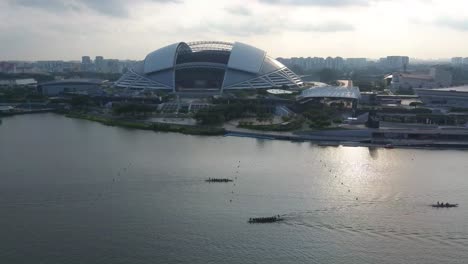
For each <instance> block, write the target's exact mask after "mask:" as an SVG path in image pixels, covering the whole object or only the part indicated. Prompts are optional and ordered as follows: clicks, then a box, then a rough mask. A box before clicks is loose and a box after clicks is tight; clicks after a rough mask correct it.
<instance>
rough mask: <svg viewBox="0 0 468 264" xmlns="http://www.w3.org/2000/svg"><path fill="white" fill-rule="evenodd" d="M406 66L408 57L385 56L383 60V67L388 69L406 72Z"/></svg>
mask: <svg viewBox="0 0 468 264" xmlns="http://www.w3.org/2000/svg"><path fill="white" fill-rule="evenodd" d="M408 65H409V57H408V56H387V58H386V60H385V67H386V68H389V69H394V70H403V71H406V69H407V67H408Z"/></svg>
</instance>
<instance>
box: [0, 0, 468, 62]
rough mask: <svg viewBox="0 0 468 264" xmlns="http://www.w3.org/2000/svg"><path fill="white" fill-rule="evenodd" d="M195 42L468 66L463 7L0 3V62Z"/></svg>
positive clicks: (233, 0) (134, 55)
mask: <svg viewBox="0 0 468 264" xmlns="http://www.w3.org/2000/svg"><path fill="white" fill-rule="evenodd" d="M195 40H224V41H241V42H245V43H248V44H251V45H254V46H257V47H259V48H262V49H265V50H266V51H267V52H268V53H269V54H270V55H272V56H274V57H280V56H283V57H292V56H342V57H368V58H378V57H383V56H386V55H409V56H411V57H417V58H443V57H452V56H464V57H468V1H466V0H407V1H405V0H0V61H1V60H16V59H17V60H45V59H64V60H79V59H80V58H81V56H82V55H90V56H92V57H94V56H96V55H102V56H104V57H106V58H117V59H138V60H140V59H143V58H144V57H145V55H146V54H147V53H149V52H151V51H153V50H155V49H157V48H159V47H161V46H164V45H168V44H171V43H174V42H178V41H195Z"/></svg>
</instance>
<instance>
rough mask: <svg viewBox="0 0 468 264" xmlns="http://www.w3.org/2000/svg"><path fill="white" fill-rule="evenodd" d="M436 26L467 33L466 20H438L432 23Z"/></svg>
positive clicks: (467, 20)
mask: <svg viewBox="0 0 468 264" xmlns="http://www.w3.org/2000/svg"><path fill="white" fill-rule="evenodd" d="M434 23H435V24H436V25H438V26H441V27H446V28H451V29H454V30H458V31H468V19H453V18H447V17H444V18H439V19H438V20H436V21H435V22H434Z"/></svg>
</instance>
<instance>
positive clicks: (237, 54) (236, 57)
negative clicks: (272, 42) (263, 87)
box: [228, 42, 266, 73]
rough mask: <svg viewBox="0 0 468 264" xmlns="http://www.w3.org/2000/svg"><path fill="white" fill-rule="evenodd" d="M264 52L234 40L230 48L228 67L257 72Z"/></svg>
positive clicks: (263, 58)
mask: <svg viewBox="0 0 468 264" xmlns="http://www.w3.org/2000/svg"><path fill="white" fill-rule="evenodd" d="M265 56H266V52H265V51H263V50H261V49H258V48H255V47H252V46H250V45H247V44H244V43H240V42H236V43H234V46H233V47H232V50H231V56H230V58H229V62H228V68H230V69H235V70H240V71H246V72H250V73H258V72H260V69H261V68H262V65H263V61H264V60H265Z"/></svg>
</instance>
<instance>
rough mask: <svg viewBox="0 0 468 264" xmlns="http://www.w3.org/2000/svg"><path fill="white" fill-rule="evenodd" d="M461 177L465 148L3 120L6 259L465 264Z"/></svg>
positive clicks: (467, 218)
mask: <svg viewBox="0 0 468 264" xmlns="http://www.w3.org/2000/svg"><path fill="white" fill-rule="evenodd" d="M467 172H468V152H466V151H452V150H411V149H407V150H400V149H392V150H389V149H369V148H362V147H356V148H352V147H318V146H316V145H312V144H310V143H291V142H286V141H271V140H257V139H250V138H236V137H199V136H187V135H181V134H173V133H155V132H152V131H139V130H129V129H123V128H117V127H108V126H104V125H101V124H98V123H94V122H89V121H84V120H75V119H68V118H66V117H63V116H59V115H54V114H40V115H26V116H16V117H11V118H4V119H3V122H2V124H1V125H0V211H1V215H0V237H1V239H0V263H9V264H16V263H22V264H23V263H47V264H50V263H70V264H75V263H76V264H78V263H87V264H90V263H356V264H357V263H359V264H363V263H425V264H427V263H434V264H435V263H467V262H468V173H467ZM209 177H212V178H213V177H218V178H232V179H235V180H234V182H233V183H216V184H214V183H212V184H209V183H206V182H205V181H204V180H205V179H207V178H209ZM437 201H443V202H453V203H460V207H458V208H452V209H434V208H431V207H430V206H429V204H431V203H434V202H437ZM277 214H280V215H282V216H283V217H284V221H282V222H278V223H273V224H248V223H247V220H248V218H249V217H254V216H272V215H277Z"/></svg>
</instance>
